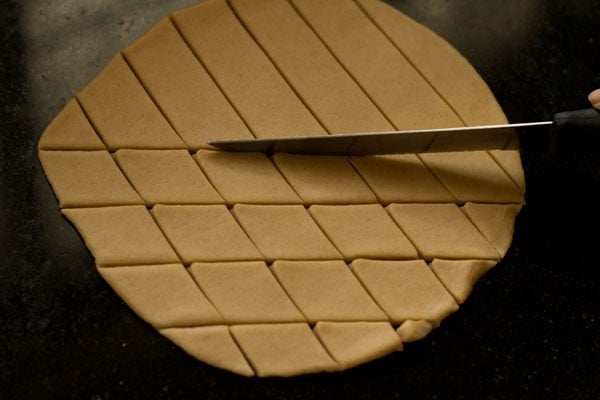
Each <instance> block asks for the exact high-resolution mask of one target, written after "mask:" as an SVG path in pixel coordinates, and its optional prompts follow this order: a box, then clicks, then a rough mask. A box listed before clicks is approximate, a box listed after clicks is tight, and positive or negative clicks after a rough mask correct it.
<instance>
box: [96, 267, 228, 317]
mask: <svg viewBox="0 0 600 400" xmlns="http://www.w3.org/2000/svg"><path fill="white" fill-rule="evenodd" d="M98 272H100V275H102V277H103V278H104V279H105V280H106V281H107V282H108V283H109V284H110V285H111V286H112V288H113V289H114V290H115V292H117V293H118V294H119V296H120V297H121V298H122V299H123V300H124V301H125V302H126V303H127V305H128V306H129V307H131V308H132V309H133V310H134V311H135V312H136V313H137V314H138V315H139V316H140V317H142V318H143V319H144V320H146V321H147V322H149V323H150V324H152V325H153V326H154V327H156V328H165V327H175V326H194V325H211V324H218V323H222V322H223V318H221V315H220V314H219V313H218V312H217V310H215V308H214V307H213V306H212V305H211V304H210V303H209V302H208V300H207V299H206V297H204V295H203V294H202V292H201V291H200V289H198V287H197V286H196V284H195V283H194V280H193V279H192V277H191V276H190V275H189V274H188V273H187V271H186V270H185V268H184V267H183V265H181V264H169V265H136V266H133V267H110V268H99V269H98ZM173 288H177V290H173Z"/></svg>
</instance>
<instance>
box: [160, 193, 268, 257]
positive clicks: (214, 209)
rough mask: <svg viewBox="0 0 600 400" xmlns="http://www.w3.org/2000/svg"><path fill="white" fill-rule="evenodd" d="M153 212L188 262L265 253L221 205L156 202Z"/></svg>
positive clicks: (178, 251)
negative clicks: (171, 204)
mask: <svg viewBox="0 0 600 400" xmlns="http://www.w3.org/2000/svg"><path fill="white" fill-rule="evenodd" d="M152 215H153V216H154V218H155V219H156V222H157V223H158V225H159V226H160V228H161V229H162V231H163V232H164V233H165V235H166V236H167V238H168V239H169V242H170V243H171V244H172V245H173V247H174V248H175V250H176V251H177V254H179V256H180V257H181V258H182V260H183V262H184V263H185V264H191V263H193V262H196V261H238V260H260V259H262V258H263V257H262V256H261V254H260V253H259V251H258V250H257V249H256V247H254V245H253V244H252V242H251V241H250V239H248V236H247V235H246V234H245V233H244V231H243V230H242V229H241V228H240V226H239V225H238V224H237V222H236V221H235V219H234V218H233V217H232V216H231V214H230V213H229V211H228V210H227V207H225V206H222V205H189V206H179V205H178V206H167V205H161V204H159V205H156V206H154V208H153V209H152Z"/></svg>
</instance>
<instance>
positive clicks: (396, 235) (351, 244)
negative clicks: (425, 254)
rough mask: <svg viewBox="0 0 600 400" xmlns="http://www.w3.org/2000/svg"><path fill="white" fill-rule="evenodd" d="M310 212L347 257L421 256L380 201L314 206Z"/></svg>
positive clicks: (350, 258)
mask: <svg viewBox="0 0 600 400" xmlns="http://www.w3.org/2000/svg"><path fill="white" fill-rule="evenodd" d="M309 212H310V215H312V217H313V218H314V219H315V221H317V224H319V226H320V227H321V229H322V230H323V232H325V234H326V235H327V237H328V238H329V240H331V242H332V243H333V244H334V245H335V247H336V248H338V249H339V250H340V252H341V253H342V254H343V255H344V258H345V259H346V260H354V259H356V258H385V259H388V258H389V259H397V258H418V255H417V250H416V249H415V247H414V246H413V245H412V244H411V243H410V241H409V240H408V239H407V238H406V236H404V233H402V231H401V230H400V229H399V228H398V226H397V225H396V224H395V223H394V221H393V220H392V218H391V217H390V216H389V215H388V213H386V212H385V209H384V208H383V207H382V206H381V205H380V204H364V205H343V206H320V205H313V206H311V207H310V208H309Z"/></svg>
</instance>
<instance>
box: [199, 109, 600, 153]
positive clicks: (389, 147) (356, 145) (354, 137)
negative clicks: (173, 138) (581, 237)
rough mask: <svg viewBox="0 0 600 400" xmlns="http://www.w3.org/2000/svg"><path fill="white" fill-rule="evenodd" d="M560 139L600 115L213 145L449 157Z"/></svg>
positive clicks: (599, 127)
mask: <svg viewBox="0 0 600 400" xmlns="http://www.w3.org/2000/svg"><path fill="white" fill-rule="evenodd" d="M549 131H550V132H551V135H557V136H558V135H560V133H562V132H566V131H569V132H571V131H573V132H574V131H578V132H579V131H586V132H597V133H600V110H595V109H591V108H590V109H584V110H576V111H565V112H559V113H556V114H554V116H553V119H552V121H541V122H528V123H518V124H504V125H482V126H468V127H460V128H442V129H424V130H423V129H422V130H408V131H392V132H369V133H349V134H341V135H328V136H296V137H278V138H265V139H243V140H215V141H210V142H208V144H209V145H211V146H213V147H216V148H218V149H221V150H225V151H236V152H259V153H266V154H273V153H292V154H312V155H354V156H358V155H375V154H402V153H433V152H446V151H472V150H506V149H518V143H519V140H518V138H519V137H521V136H522V135H528V136H527V137H528V139H532V138H533V136H531V135H544V134H546V133H547V132H549Z"/></svg>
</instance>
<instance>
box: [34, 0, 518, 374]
mask: <svg viewBox="0 0 600 400" xmlns="http://www.w3.org/2000/svg"><path fill="white" fill-rule="evenodd" d="M505 122H506V118H505V117H504V114H503V113H502V110H501V109H500V107H499V106H498V104H497V102H496V101H495V99H494V98H493V95H492V94H491V92H490V91H489V88H487V85H486V84H485V83H484V82H483V81H482V80H481V78H480V77H479V76H478V75H477V73H476V72H475V71H474V70H473V68H472V67H471V66H470V65H469V64H468V62H467V61H466V60H465V59H464V58H463V57H462V56H460V55H459V54H458V53H457V52H456V51H455V50H454V49H453V48H452V47H451V46H450V45H449V44H448V43H446V42H445V41H444V40H442V39H440V38H439V37H438V36H437V35H435V34H434V33H432V32H431V31H429V30H428V29H427V28H425V27H423V26H421V25H419V24H417V23H415V22H414V21H412V20H410V19H408V18H407V17H405V16H404V15H402V14H400V13H399V12H397V11H395V10H392V9H390V8H389V7H388V6H386V5H383V4H382V3H380V2H377V1H374V0H356V1H351V0H329V1H327V2H323V1H319V0H229V1H226V0H207V1H204V2H202V3H201V4H199V5H197V6H193V7H191V8H189V9H186V10H181V11H178V12H176V13H175V14H173V15H171V16H169V17H167V18H164V19H162V20H161V21H160V22H159V23H158V25H156V26H155V27H154V28H152V29H151V30H150V31H149V32H148V33H147V34H146V35H144V36H142V37H141V38H140V39H138V40H136V41H135V42H134V43H133V44H132V45H130V46H129V47H127V48H126V49H124V50H123V53H122V55H121V54H118V55H116V56H115V57H114V58H113V59H112V60H111V61H110V62H109V63H108V65H107V66H106V67H105V68H104V69H103V70H102V72H101V73H100V74H99V75H98V77H97V78H96V79H94V81H92V82H91V83H90V84H89V85H88V87H86V88H85V89H83V90H82V91H81V93H79V94H78V96H77V99H73V100H72V101H71V102H69V103H68V104H67V106H65V108H64V109H63V111H61V113H60V115H59V116H58V117H57V119H56V120H55V121H54V122H53V123H52V124H51V125H50V126H49V127H48V129H47V130H46V131H45V132H44V135H43V137H42V139H40V144H39V146H40V159H41V161H42V166H43V167H44V170H45V172H46V173H47V174H48V178H49V180H50V182H51V183H52V185H53V187H54V189H55V192H56V193H57V196H58V198H59V199H60V203H61V206H63V207H64V206H65V204H66V205H69V207H72V208H68V209H65V210H64V214H65V216H66V217H67V218H68V219H69V220H70V221H72V222H73V224H74V225H75V227H76V229H77V230H78V231H79V232H80V233H81V235H82V237H83V239H84V241H85V244H86V245H87V246H88V248H89V249H90V250H91V252H92V254H93V256H94V257H95V261H96V264H97V265H98V266H99V269H100V273H102V274H103V276H105V277H106V280H107V282H108V283H109V284H110V285H111V286H113V287H114V288H115V290H116V291H117V292H118V293H119V294H120V295H121V296H123V298H124V300H125V301H126V302H127V303H128V304H130V305H131V307H132V308H133V309H134V310H135V311H136V312H138V313H139V314H140V316H141V317H142V318H144V319H145V320H146V321H148V322H150V323H151V324H153V325H154V326H155V327H156V328H157V329H158V330H160V331H161V332H162V333H163V334H164V335H165V336H166V337H168V338H171V340H173V341H174V342H175V343H176V344H177V345H179V346H180V347H182V348H184V350H185V351H187V352H188V353H189V354H190V355H192V356H193V357H196V358H198V359H200V360H203V361H205V362H207V363H210V364H212V365H215V366H217V367H220V368H224V369H227V370H230V371H233V372H236V373H238V374H241V375H246V376H250V375H253V374H257V375H259V376H289V375H297V374H302V373H313V372H319V371H332V370H340V369H345V368H349V367H351V366H354V365H357V364H359V363H362V362H367V361H368V360H371V359H374V358H376V357H379V356H382V355H383V354H385V353H390V352H393V351H395V350H398V349H400V348H401V347H402V344H401V341H407V342H408V341H414V340H418V339H421V338H423V337H424V336H426V335H427V334H428V333H429V332H430V331H431V330H432V329H433V328H434V327H435V326H438V325H439V323H440V321H441V320H442V319H443V318H444V317H445V316H447V315H449V314H450V313H452V312H454V311H455V310H456V309H457V308H458V304H457V303H458V302H462V301H464V299H465V298H466V297H467V295H468V294H469V291H470V290H471V288H472V287H473V284H474V282H475V281H476V279H477V278H478V277H479V276H480V275H481V274H482V273H483V272H484V271H485V270H487V269H488V268H489V267H491V266H492V265H493V264H494V263H495V262H497V260H499V259H500V258H501V256H502V255H503V254H505V252H506V249H507V248H508V246H509V244H510V238H511V236H512V233H513V223H514V219H515V217H516V213H518V211H519V207H520V205H521V204H522V202H523V193H524V188H525V180H524V176H523V170H522V167H521V163H520V157H519V152H518V151H517V150H510V151H490V152H484V151H478V152H460V153H446V154H431V153H427V154H406V155H397V156H380V157H352V158H348V157H325V156H292V155H287V154H274V155H273V156H265V155H262V154H235V155H233V154H222V153H217V152H216V151H209V150H214V149H212V148H210V147H209V146H208V145H207V144H206V143H205V141H206V140H208V139H222V138H250V137H252V136H254V137H269V136H296V135H314V134H317V135H324V134H327V133H348V132H360V131H375V130H391V129H393V128H397V129H408V128H411V127H424V128H427V127H431V126H435V125H438V126H456V125H461V124H466V125H471V124H495V123H505ZM428 144H429V143H428ZM515 144H516V143H515ZM434 145H435V144H434ZM513 148H514V147H513ZM199 149H200V151H198V150H199ZM49 150H52V151H49ZM90 150H92V151H90ZM109 151H110V152H111V153H109ZM195 152H196V153H195ZM111 155H112V159H111ZM77 157H81V160H80V161H81V163H80V164H78V162H74V161H73V160H76V159H78V158H77ZM113 159H114V160H115V161H116V162H115V161H113ZM57 160H58V161H57ZM63 160H70V161H68V162H63ZM51 164H52V166H50V165H51ZM57 164H58V167H57ZM61 169H62V172H60V173H58V172H57V171H58V170H61ZM136 191H137V193H139V195H138V194H137V193H136ZM127 193H129V194H127ZM131 194H133V196H132V195H131ZM142 199H143V200H142ZM129 201H132V202H133V203H135V204H139V205H135V206H130V205H126V204H128V202H129ZM144 205H146V206H147V207H148V208H152V211H149V210H148V209H147V208H146V207H144ZM92 206H93V207H92ZM382 206H389V207H388V208H386V209H383V208H382ZM461 207H462V208H461ZM394 237H396V239H395V240H394ZM399 237H401V238H403V239H402V240H401V241H400V242H401V243H400V242H399V241H398V240H399V239H398V238H399ZM336 246H337V247H336ZM341 253H343V254H341ZM357 257H368V259H366V258H363V259H357ZM405 257H418V258H420V259H418V260H415V259H412V260H411V261H406V260H404V261H399V260H391V258H399V259H401V258H405ZM432 259H433V261H432V263H431V265H427V264H426V262H425V261H431V260H432ZM271 262H272V265H271V266H267V265H268V264H267V263H271ZM346 262H351V267H348V265H347V264H346ZM190 264H192V266H191V267H190V269H185V267H184V265H190ZM192 274H193V276H192ZM205 296H206V297H205ZM169 310H171V311H169ZM199 310H200V311H199ZM221 314H223V315H221ZM309 324H310V325H309ZM391 324H393V325H394V326H395V325H399V327H398V328H397V330H396V331H395V332H394V330H393V328H392V325H391ZM313 325H314V326H313ZM311 327H313V328H314V329H313V330H311ZM336 360H337V361H336Z"/></svg>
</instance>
